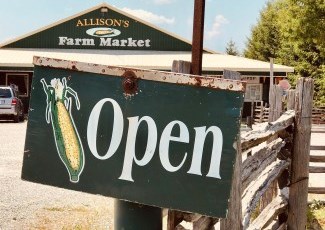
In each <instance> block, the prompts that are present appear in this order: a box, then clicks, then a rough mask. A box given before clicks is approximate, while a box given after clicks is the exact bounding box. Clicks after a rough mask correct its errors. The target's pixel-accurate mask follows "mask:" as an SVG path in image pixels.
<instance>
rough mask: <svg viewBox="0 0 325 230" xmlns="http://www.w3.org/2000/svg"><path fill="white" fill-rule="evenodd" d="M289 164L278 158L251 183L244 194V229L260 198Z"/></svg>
mask: <svg viewBox="0 0 325 230" xmlns="http://www.w3.org/2000/svg"><path fill="white" fill-rule="evenodd" d="M288 166H289V162H288V161H285V160H281V161H280V160H277V161H275V162H273V163H272V164H270V165H269V166H267V167H266V168H265V169H264V170H263V172H262V173H261V175H260V176H259V177H258V179H257V180H256V181H255V182H253V183H251V184H250V185H249V186H248V187H247V188H246V189H245V191H244V192H243V195H242V208H243V210H242V213H243V226H244V229H245V228H246V227H247V226H248V225H249V222H250V218H251V214H252V212H253V211H254V209H255V207H256V205H257V204H258V201H259V199H260V198H261V196H262V195H263V194H264V192H265V191H266V190H267V189H268V187H269V185H270V184H271V183H272V182H273V181H275V180H276V179H277V177H278V176H279V174H281V173H282V172H283V170H285V169H286V168H287V167H288Z"/></svg>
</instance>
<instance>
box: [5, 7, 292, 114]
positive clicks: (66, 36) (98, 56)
mask: <svg viewBox="0 0 325 230" xmlns="http://www.w3.org/2000/svg"><path fill="white" fill-rule="evenodd" d="M33 56H43V57H50V58H57V59H64V60H72V61H80V62H88V63H95V64H102V65H109V66H123V67H132V68H143V69H154V70H162V71H170V70H171V66H172V63H173V61H174V60H184V61H191V42H190V41H187V40H185V39H183V38H181V37H179V36H177V35H175V34H172V33H170V32H167V31H165V30H163V29H160V28H158V27H156V26H154V25H152V24H150V23H148V22H145V21H143V20H141V19H139V18H137V17H135V16H133V15H130V14H128V13H126V12H123V11H121V10H119V9H117V8H115V7H112V6H110V5H108V4H106V3H103V4H101V5H99V6H96V7H93V8H91V9H88V10H86V11H83V12H81V13H78V14H76V15H73V16H71V17H68V18H66V19H63V20H60V21H58V22H56V23H53V24H51V25H49V26H46V27H44V28H41V29H39V30H36V31H33V32H31V33H28V34H26V35H24V36H21V37H18V38H16V39H13V40H11V41H8V42H6V43H4V44H1V45H0V85H10V84H16V85H18V87H19V90H20V96H21V97H22V99H23V102H24V104H25V107H26V108H25V111H26V112H27V108H28V104H29V96H30V87H31V81H32V77H33V64H32V61H33ZM202 70H203V75H213V76H215V77H222V76H223V75H224V73H225V70H231V71H236V72H239V73H240V74H241V79H242V80H246V81H247V88H246V96H245V106H244V114H243V115H244V116H247V115H249V113H250V108H251V103H255V102H268V91H269V85H270V77H269V76H270V64H269V63H268V62H262V61H257V60H252V59H247V58H243V57H237V56H231V55H225V54H221V53H217V52H214V51H211V50H208V49H204V54H203V63H202ZM293 71H294V69H293V68H292V67H288V66H283V65H276V64H275V65H274V77H275V78H274V79H275V83H277V82H278V81H279V80H281V79H283V78H285V77H286V76H287V74H288V73H290V72H293Z"/></svg>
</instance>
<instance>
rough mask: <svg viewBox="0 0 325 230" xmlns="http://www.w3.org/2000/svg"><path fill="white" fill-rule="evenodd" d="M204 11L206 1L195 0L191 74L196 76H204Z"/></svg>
mask: <svg viewBox="0 0 325 230" xmlns="http://www.w3.org/2000/svg"><path fill="white" fill-rule="evenodd" d="M204 9H205V0H195V3H194V18H193V40H192V66H191V73H192V74H194V75H201V74H202V52H203V51H202V50H203V33H204Z"/></svg>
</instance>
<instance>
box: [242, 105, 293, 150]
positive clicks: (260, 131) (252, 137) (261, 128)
mask: <svg viewBox="0 0 325 230" xmlns="http://www.w3.org/2000/svg"><path fill="white" fill-rule="evenodd" d="M294 117H295V111H293V110H289V111H286V112H285V113H284V114H282V116H281V117H280V118H279V119H277V120H276V121H274V122H271V123H262V124H259V125H258V126H257V128H256V129H254V130H252V131H249V132H247V133H245V134H244V135H242V136H241V146H242V150H246V149H249V148H251V147H253V146H256V145H258V144H260V143H262V142H264V141H266V140H268V139H269V138H270V137H272V136H275V135H276V134H277V133H279V132H280V131H282V130H284V129H286V128H287V127H289V126H290V125H292V124H293V120H294Z"/></svg>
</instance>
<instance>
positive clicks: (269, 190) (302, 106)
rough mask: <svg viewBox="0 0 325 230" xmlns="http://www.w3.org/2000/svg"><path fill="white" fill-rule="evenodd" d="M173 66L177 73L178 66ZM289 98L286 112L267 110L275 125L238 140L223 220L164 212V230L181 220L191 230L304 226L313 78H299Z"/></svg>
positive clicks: (263, 125)
mask: <svg viewBox="0 0 325 230" xmlns="http://www.w3.org/2000/svg"><path fill="white" fill-rule="evenodd" d="M175 66H176V67H177V68H176V70H175V68H173V70H174V72H177V70H179V69H180V66H183V65H180V64H179V63H178V64H175V63H174V64H173V67H175ZM182 68H183V67H181V69H182ZM182 71H184V70H183V69H182ZM274 87H275V88H276V86H274ZM292 95H293V98H292V97H291V98H288V103H287V104H288V109H289V110H287V111H286V112H284V113H283V114H282V115H281V113H280V110H277V109H273V110H272V109H271V110H270V117H271V119H272V118H274V119H275V121H272V122H270V121H269V122H265V123H261V124H260V125H258V126H257V127H256V128H254V129H253V130H252V131H249V132H247V133H244V134H242V135H241V138H239V139H241V141H239V142H238V143H237V145H238V149H239V150H241V151H238V155H237V159H236V160H237V161H236V165H235V170H234V176H233V184H232V191H231V194H230V203H229V209H228V216H227V218H225V219H217V218H212V217H207V216H201V215H199V214H193V213H184V212H180V211H174V210H168V221H167V229H168V230H173V229H185V228H184V227H183V226H182V224H184V222H183V221H185V222H188V223H187V225H188V224H190V225H191V226H192V229H193V230H194V229H195V230H203V229H214V227H216V226H217V225H218V224H219V225H220V229H221V230H229V229H231V230H237V229H238V230H240V229H278V230H281V229H295V230H296V229H297V230H300V229H305V228H306V227H305V226H306V223H307V196H308V175H309V170H310V168H309V151H310V135H311V117H312V98H313V80H312V79H310V78H301V79H299V80H298V84H297V89H296V91H295V93H293V94H292ZM270 104H271V105H272V104H273V106H274V108H277V105H276V102H275V101H272V99H271V101H270ZM281 112H282V111H281ZM218 222H219V223H218Z"/></svg>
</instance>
